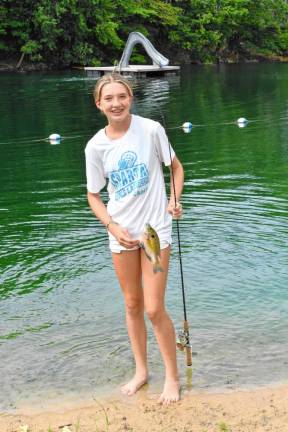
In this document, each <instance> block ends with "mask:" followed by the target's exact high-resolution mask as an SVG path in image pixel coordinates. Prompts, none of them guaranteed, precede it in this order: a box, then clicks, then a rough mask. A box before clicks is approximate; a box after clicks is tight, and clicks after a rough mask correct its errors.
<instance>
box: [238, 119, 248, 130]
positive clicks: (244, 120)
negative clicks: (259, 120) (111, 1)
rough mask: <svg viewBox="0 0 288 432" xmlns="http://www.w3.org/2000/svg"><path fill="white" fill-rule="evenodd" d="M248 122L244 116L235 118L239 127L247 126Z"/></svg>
mask: <svg viewBox="0 0 288 432" xmlns="http://www.w3.org/2000/svg"><path fill="white" fill-rule="evenodd" d="M247 124H248V120H247V119H246V118H245V117H240V118H238V120H237V125H238V127H239V128H244V127H245V126H247Z"/></svg>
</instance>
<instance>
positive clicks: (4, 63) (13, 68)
mask: <svg viewBox="0 0 288 432" xmlns="http://www.w3.org/2000/svg"><path fill="white" fill-rule="evenodd" d="M263 63H266V64H267V63H268V64H273V63H275V64H277V63H281V64H287V63H288V56H280V55H275V56H270V57H261V56H255V57H249V58H248V57H247V58H243V59H241V60H238V61H235V60H234V59H233V58H229V57H227V58H223V59H222V61H215V62H211V63H201V62H197V61H195V62H185V61H184V62H179V61H178V62H177V61H176V62H175V64H177V65H178V66H185V65H193V66H207V65H212V66H219V65H231V64H232V65H249V64H263ZM86 66H89V65H86ZM101 66H105V64H104V65H101ZM84 68H85V66H79V65H78V66H77V65H74V66H73V65H70V66H63V67H56V66H54V65H53V66H51V65H49V64H47V63H45V62H39V63H33V62H24V63H23V64H21V66H20V67H17V61H16V60H15V59H14V60H13V59H12V60H11V59H6V60H5V59H2V60H1V61H0V73H1V72H13V73H28V72H63V71H72V70H82V71H84Z"/></svg>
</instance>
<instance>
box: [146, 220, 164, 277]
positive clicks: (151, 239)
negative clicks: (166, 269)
mask: <svg viewBox="0 0 288 432" xmlns="http://www.w3.org/2000/svg"><path fill="white" fill-rule="evenodd" d="M140 245H141V247H142V248H143V249H144V251H145V254H146V256H147V258H148V259H149V260H150V261H151V262H152V264H153V273H158V272H163V268H162V267H161V264H160V259H161V250H160V240H159V237H158V234H157V232H156V231H155V230H154V228H152V226H151V225H150V224H149V223H146V224H145V229H144V231H143V234H142V237H141V240H140Z"/></svg>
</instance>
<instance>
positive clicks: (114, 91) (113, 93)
mask: <svg viewBox="0 0 288 432" xmlns="http://www.w3.org/2000/svg"><path fill="white" fill-rule="evenodd" d="M131 104H132V96H131V95H130V94H129V92H128V90H127V88H126V87H125V85H124V84H121V83H118V82H112V83H109V84H105V85H104V86H103V88H102V90H101V93H100V99H99V100H98V101H96V106H97V108H99V109H100V110H101V111H102V112H103V114H105V115H106V117H107V120H108V122H109V123H111V122H112V123H115V122H117V123H118V122H121V121H125V120H127V118H128V117H129V116H130V107H131Z"/></svg>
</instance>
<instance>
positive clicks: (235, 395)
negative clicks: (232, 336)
mask: <svg viewBox="0 0 288 432" xmlns="http://www.w3.org/2000/svg"><path fill="white" fill-rule="evenodd" d="M158 397H159V394H158V393H157V394H153V393H150V392H149V391H147V386H144V387H143V388H142V389H141V390H140V391H139V392H138V393H137V394H136V395H134V396H132V397H127V396H122V395H121V393H120V392H119V391H117V392H116V391H115V392H114V393H112V395H111V394H110V395H109V396H108V395H106V396H97V397H95V398H94V400H93V398H92V399H91V402H88V401H87V400H85V401H82V402H80V401H79V400H78V402H76V401H75V403H72V404H71V403H67V404H61V405H57V406H55V405H54V406H51V407H50V408H49V407H48V406H46V407H45V402H43V403H42V406H43V408H42V409H41V410H37V411H35V410H33V408H32V409H31V407H30V408H29V407H28V406H27V407H26V408H25V407H23V408H22V409H21V410H17V411H16V412H13V413H5V412H0V430H1V432H18V431H19V432H21V426H22V430H25V428H23V426H25V425H27V426H28V429H27V432H56V431H59V430H60V431H61V429H62V430H65V429H64V427H65V426H66V429H67V428H68V430H70V431H71V432H76V431H77V432H94V431H95V432H102V431H109V432H118V431H119V432H120V431H135V432H146V431H149V432H150V431H151V432H152V431H155V432H162V431H167V432H170V431H173V432H218V431H219V432H221V431H222V432H225V431H226V432H232V431H233V432H264V431H271V432H287V431H288V383H285V384H275V385H267V386H265V387H258V388H252V389H251V388H250V389H249V388H246V389H243V388H242V389H240V388H239V389H234V390H230V389H227V390H215V391H213V390H195V391H193V390H192V391H189V392H188V391H184V392H183V393H182V395H181V400H180V402H178V403H175V404H171V405H169V406H162V405H159V404H158V403H157V399H158ZM67 432H68V431H67Z"/></svg>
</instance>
